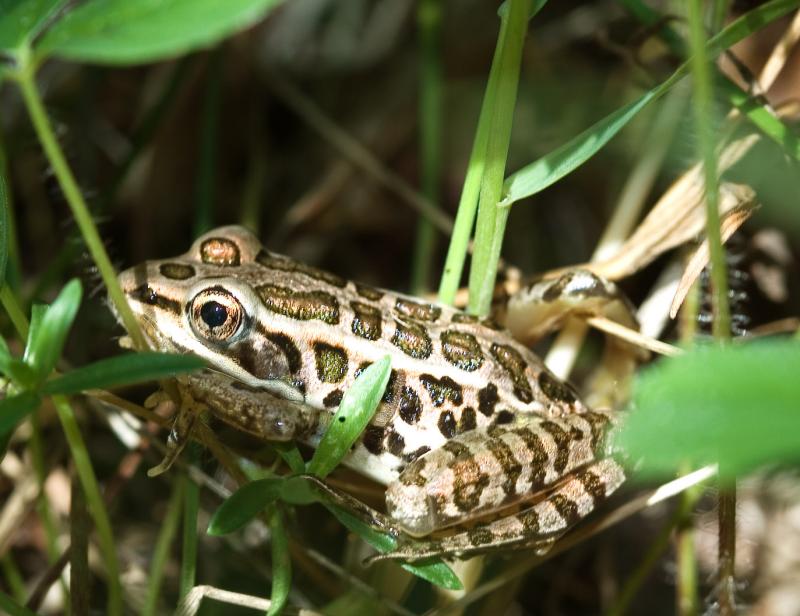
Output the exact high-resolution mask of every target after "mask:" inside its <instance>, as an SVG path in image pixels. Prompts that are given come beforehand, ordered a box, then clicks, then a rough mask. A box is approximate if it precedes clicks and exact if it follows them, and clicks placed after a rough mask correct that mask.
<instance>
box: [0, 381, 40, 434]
mask: <svg viewBox="0 0 800 616" xmlns="http://www.w3.org/2000/svg"><path fill="white" fill-rule="evenodd" d="M39 402H41V398H40V397H39V396H38V394H35V393H33V392H30V391H26V392H23V393H21V394H17V395H16V396H11V397H9V398H4V399H3V400H0V438H1V437H4V436H6V435H8V434H9V433H10V432H12V431H13V430H14V428H16V427H17V424H18V423H19V422H20V421H22V419H23V418H24V417H25V416H26V415H28V414H29V413H31V412H32V411H33V410H35V409H36V407H38V406H39Z"/></svg>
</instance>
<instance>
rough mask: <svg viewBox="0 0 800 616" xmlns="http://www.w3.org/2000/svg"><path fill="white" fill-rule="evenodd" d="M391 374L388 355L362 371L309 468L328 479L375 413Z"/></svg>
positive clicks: (342, 403)
mask: <svg viewBox="0 0 800 616" xmlns="http://www.w3.org/2000/svg"><path fill="white" fill-rule="evenodd" d="M390 374H391V357H389V356H388V355H387V356H386V357H384V358H383V359H381V360H380V361H377V362H375V363H374V364H372V365H370V366H369V367H368V368H367V369H366V370H364V372H362V373H361V374H360V375H358V378H357V379H356V380H355V382H354V383H353V386H352V387H350V389H348V390H347V392H346V393H345V394H344V397H343V398H342V402H341V403H340V404H339V408H338V410H337V411H336V413H335V414H334V416H333V418H332V419H331V423H330V425H329V426H328V429H327V431H326V432H325V434H324V435H323V436H322V440H321V441H320V443H319V446H318V447H317V450H316V451H315V452H314V456H313V457H312V458H311V460H310V461H309V463H308V465H307V467H306V469H307V472H309V473H311V474H312V475H316V476H317V477H319V478H320V479H324V478H325V477H326V476H327V475H328V473H330V472H331V471H332V470H333V469H334V468H336V465H337V464H339V462H340V461H341V459H342V458H343V457H344V456H345V454H346V453H347V452H348V451H350V447H352V446H353V443H355V442H356V439H357V438H358V437H359V435H360V434H361V433H362V432H363V431H364V428H365V427H366V426H367V424H368V423H369V420H370V419H372V416H373V415H374V414H375V409H377V408H378V403H380V401H381V396H383V391H384V390H385V389H386V384H387V383H388V382H389V375H390Z"/></svg>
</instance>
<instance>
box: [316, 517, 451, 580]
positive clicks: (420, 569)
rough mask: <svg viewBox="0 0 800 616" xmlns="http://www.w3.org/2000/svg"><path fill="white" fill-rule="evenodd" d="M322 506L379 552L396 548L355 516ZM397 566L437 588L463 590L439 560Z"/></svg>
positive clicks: (395, 543) (388, 538)
mask: <svg viewBox="0 0 800 616" xmlns="http://www.w3.org/2000/svg"><path fill="white" fill-rule="evenodd" d="M323 504H324V505H325V507H326V508H327V509H328V510H329V511H330V512H331V513H332V514H333V515H334V516H336V519H337V520H339V521H340V522H341V523H342V525H344V526H345V527H347V528H348V529H349V530H350V531H352V532H353V533H355V534H356V535H358V536H359V537H361V538H362V539H363V540H364V541H366V542H367V543H368V544H370V545H371V546H372V547H373V548H375V549H376V550H378V551H379V552H391V551H393V550H394V549H395V548H396V547H397V541H395V539H394V538H393V537H390V536H389V535H386V534H384V533H379V532H378V531H376V530H373V529H372V528H370V527H369V526H368V525H366V524H364V522H362V521H361V520H359V519H358V518H356V517H355V516H352V515H350V514H349V513H347V512H346V511H344V510H343V509H341V508H339V507H334V506H332V505H329V504H325V503H323ZM399 564H400V566H401V567H403V569H405V570H406V571H408V572H410V573H413V574H414V575H416V576H417V577H420V578H422V579H423V580H427V581H428V582H430V583H431V584H436V585H437V586H441V587H442V588H447V589H449V590H462V589H463V588H464V586H463V584H461V580H459V579H458V576H457V575H456V574H455V573H454V572H453V570H452V569H451V568H450V567H448V566H447V564H446V563H444V562H442V561H441V560H435V561H433V562H430V563H424V564H411V563H399Z"/></svg>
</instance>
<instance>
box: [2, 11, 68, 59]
mask: <svg viewBox="0 0 800 616" xmlns="http://www.w3.org/2000/svg"><path fill="white" fill-rule="evenodd" d="M65 3H66V0H0V52H3V51H5V52H13V51H14V50H16V49H18V48H19V47H20V46H22V44H23V43H25V42H27V41H30V40H31V39H33V37H35V36H36V35H37V34H38V33H39V32H40V31H41V29H42V27H43V26H44V25H45V24H46V23H47V20H48V18H50V17H51V16H53V15H55V13H56V11H58V10H59V9H60V8H61V7H62V6H64V4H65Z"/></svg>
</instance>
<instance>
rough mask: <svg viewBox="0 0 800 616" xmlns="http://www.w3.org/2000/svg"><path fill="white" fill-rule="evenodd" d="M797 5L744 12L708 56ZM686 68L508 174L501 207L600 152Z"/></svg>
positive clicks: (789, 0) (794, 1)
mask: <svg viewBox="0 0 800 616" xmlns="http://www.w3.org/2000/svg"><path fill="white" fill-rule="evenodd" d="M798 6H800V0H772V1H771V2H765V3H764V4H762V5H761V6H759V7H758V8H755V9H753V10H752V11H749V12H747V13H745V14H744V15H742V16H741V17H739V18H738V19H736V20H735V21H733V22H732V23H731V24H729V25H728V26H727V27H725V28H724V29H723V30H722V31H720V33H719V34H717V35H716V36H715V37H713V38H711V39H709V41H708V43H707V46H708V54H709V56H710V57H715V56H716V55H718V54H720V53H721V52H722V51H724V50H725V49H727V48H729V47H731V46H732V45H734V44H736V43H738V42H739V41H741V40H742V39H744V38H746V37H748V36H749V35H751V34H753V33H754V32H756V31H757V30H759V29H760V28H762V27H763V26H765V25H767V24H768V23H770V22H771V21H774V20H775V19H777V18H778V17H780V16H782V15H784V14H786V13H788V12H789V11H791V10H792V9H794V8H796V7H798ZM688 69H689V64H688V62H684V63H683V64H682V65H681V66H680V67H678V69H677V70H676V71H675V72H674V73H673V74H672V75H670V77H669V78H668V79H667V80H666V81H664V82H662V83H661V84H659V85H658V86H656V87H655V88H653V89H651V90H649V91H648V92H646V93H645V94H643V95H642V96H641V97H639V98H638V99H636V100H635V101H633V102H631V103H628V104H627V105H625V106H624V107H621V108H620V109H618V110H617V111H615V112H613V113H611V114H610V115H608V116H606V117H605V118H603V119H602V120H600V121H599V122H597V123H595V124H594V125H593V126H590V127H589V128H588V129H586V130H585V131H583V132H582V133H581V134H579V135H578V136H576V137H573V138H572V139H571V140H570V141H568V142H567V143H565V144H564V145H562V146H561V147H559V148H557V149H555V150H553V151H552V152H550V153H549V154H546V155H545V156H543V157H542V158H540V159H538V160H536V161H534V162H532V163H531V164H529V165H527V166H526V167H523V168H522V169H520V170H519V171H516V172H515V173H513V174H512V175H510V176H509V177H508V178H506V181H505V183H504V187H503V188H504V190H503V193H504V195H503V201H502V204H503V205H506V206H508V205H511V204H512V203H514V202H516V201H519V200H520V199H525V198H526V197H530V196H532V195H535V194H536V193H538V192H539V191H541V190H544V189H545V188H547V187H548V186H550V185H551V184H553V183H555V182H557V181H558V180H560V179H561V178H563V177H564V176H566V175H568V174H569V173H572V172H573V171H574V170H575V169H577V168H578V167H580V166H581V165H582V164H583V163H585V162H586V161H587V160H589V159H590V158H591V157H592V156H594V155H595V154H596V153H597V152H598V151H600V149H601V148H602V147H603V146H604V145H605V144H606V143H608V142H609V141H610V140H611V139H612V138H613V137H614V136H615V135H616V134H617V133H618V132H619V131H620V130H622V128H623V127H625V126H626V125H627V124H628V122H630V121H631V120H632V119H633V118H634V117H635V116H636V114H638V113H639V112H640V111H641V110H642V109H644V108H645V107H646V106H647V105H649V104H650V103H652V102H653V101H655V100H658V99H659V98H661V97H662V96H663V95H664V94H666V93H667V92H668V91H669V90H670V88H672V87H673V86H674V85H675V84H676V83H678V82H679V81H680V80H681V79H682V78H683V77H684V76H686V75H687V74H688Z"/></svg>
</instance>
